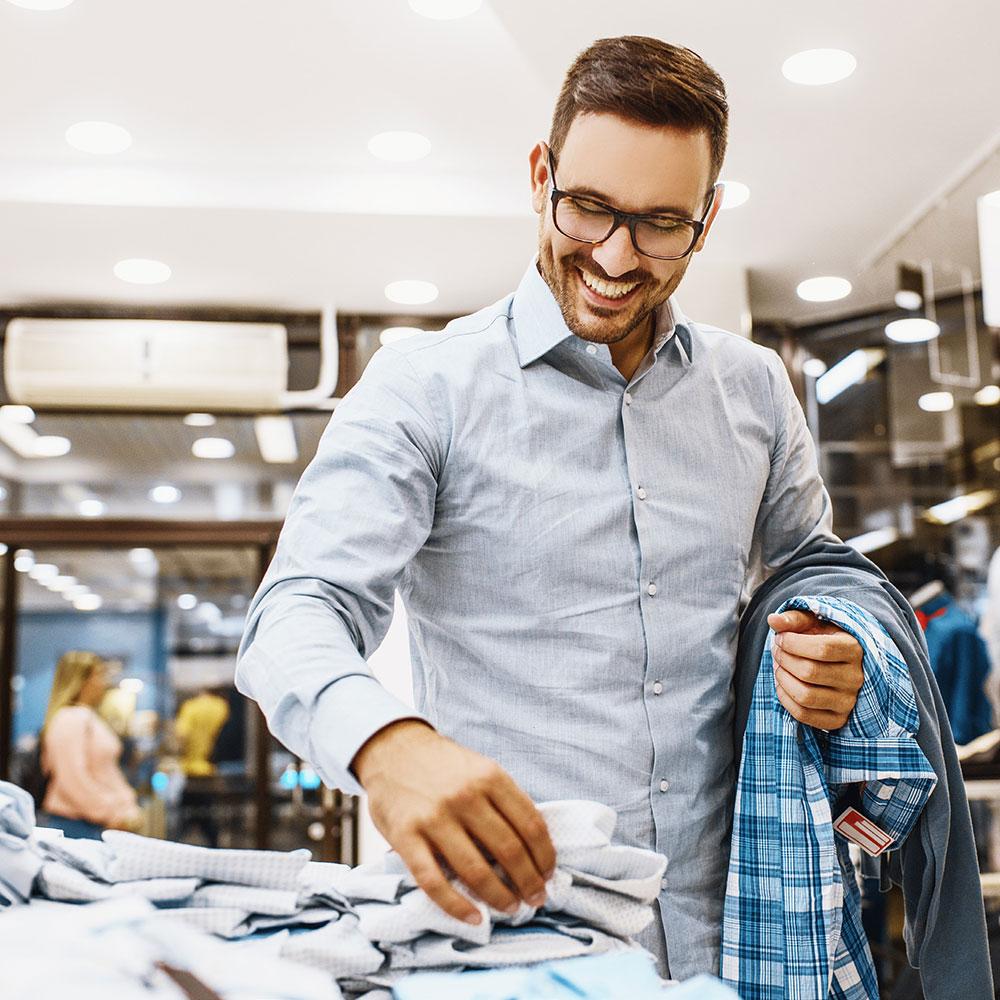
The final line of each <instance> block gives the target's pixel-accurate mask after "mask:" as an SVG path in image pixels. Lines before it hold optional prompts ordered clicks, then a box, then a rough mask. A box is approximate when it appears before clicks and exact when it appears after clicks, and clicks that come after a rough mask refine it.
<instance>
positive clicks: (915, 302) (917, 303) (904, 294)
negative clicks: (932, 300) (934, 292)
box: [892, 288, 924, 309]
mask: <svg viewBox="0 0 1000 1000" xmlns="http://www.w3.org/2000/svg"><path fill="white" fill-rule="evenodd" d="M892 300H893V302H895V303H896V305H897V306H899V308H900V309H919V308H920V307H921V306H922V305H923V304H924V300H923V297H922V296H921V294H920V292H915V291H914V290H913V289H912V288H901V289H900V290H899V291H898V292H896V294H895V295H894V296H893V297H892Z"/></svg>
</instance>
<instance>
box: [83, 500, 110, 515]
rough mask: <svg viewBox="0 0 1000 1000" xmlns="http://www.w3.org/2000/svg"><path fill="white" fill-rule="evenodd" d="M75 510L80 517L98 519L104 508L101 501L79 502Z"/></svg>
mask: <svg viewBox="0 0 1000 1000" xmlns="http://www.w3.org/2000/svg"><path fill="white" fill-rule="evenodd" d="M76 509H77V510H78V511H79V512H80V517H100V516H101V515H102V514H103V513H104V511H105V509H106V508H105V505H104V502H103V501H102V500H81V501H80V502H79V503H78V504H77V505H76Z"/></svg>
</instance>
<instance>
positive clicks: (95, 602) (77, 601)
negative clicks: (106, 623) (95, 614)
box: [73, 594, 104, 611]
mask: <svg viewBox="0 0 1000 1000" xmlns="http://www.w3.org/2000/svg"><path fill="white" fill-rule="evenodd" d="M103 603H104V601H102V600H101V598H100V597H99V596H98V595H97V594H81V595H80V596H79V597H77V598H74V600H73V607H74V608H76V610H77V611H96V610H97V609H98V608H99V607H100V606H101V605H102V604H103Z"/></svg>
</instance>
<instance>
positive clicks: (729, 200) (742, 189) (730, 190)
mask: <svg viewBox="0 0 1000 1000" xmlns="http://www.w3.org/2000/svg"><path fill="white" fill-rule="evenodd" d="M720 183H721V184H722V211H723V212H725V211H726V209H727V208H739V207H740V205H745V204H746V203H747V202H748V201H749V200H750V188H748V187H747V186H746V184H744V183H742V182H741V181H721V182H720Z"/></svg>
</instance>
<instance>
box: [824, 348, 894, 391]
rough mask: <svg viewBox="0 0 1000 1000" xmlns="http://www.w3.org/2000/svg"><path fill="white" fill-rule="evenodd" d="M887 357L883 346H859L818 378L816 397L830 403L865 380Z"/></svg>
mask: <svg viewBox="0 0 1000 1000" xmlns="http://www.w3.org/2000/svg"><path fill="white" fill-rule="evenodd" d="M883 358H885V351H883V350H882V349H881V348H859V349H858V350H856V351H852V352H851V353H850V354H848V355H847V357H846V358H844V359H842V360H841V361H838V362H837V363H836V364H835V365H834V366H833V367H832V368H831V369H830V370H829V371H828V372H826V373H825V374H823V375H821V376H820V377H819V378H818V379H816V399H817V401H818V402H820V403H829V402H830V400H831V399H835V398H836V397H837V396H839V395H840V394H841V393H842V392H843V391H844V390H845V389H848V388H850V387H851V386H852V385H856V384H857V383H858V382H861V381H863V380H864V378H865V377H866V376H867V374H868V373H869V372H870V371H871V370H872V369H873V368H874V367H876V365H879V364H881V362H882V360H883Z"/></svg>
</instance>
